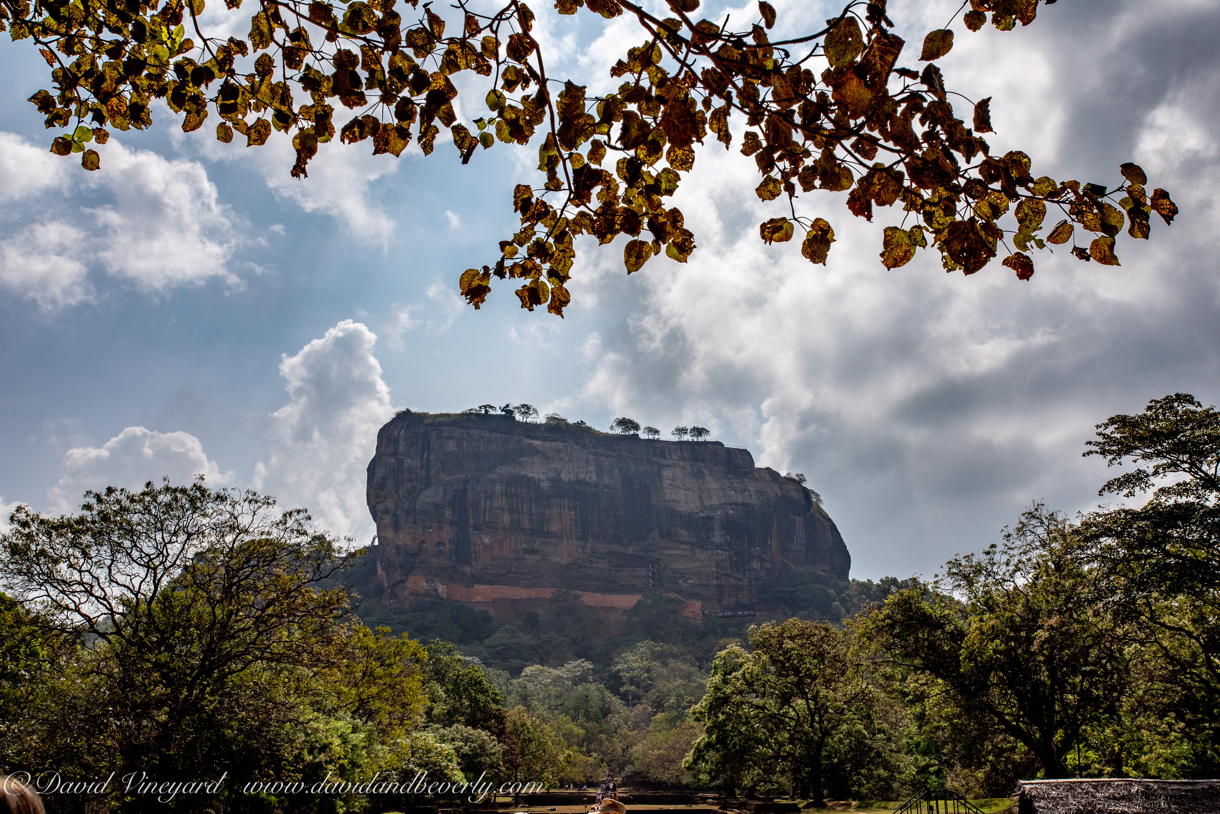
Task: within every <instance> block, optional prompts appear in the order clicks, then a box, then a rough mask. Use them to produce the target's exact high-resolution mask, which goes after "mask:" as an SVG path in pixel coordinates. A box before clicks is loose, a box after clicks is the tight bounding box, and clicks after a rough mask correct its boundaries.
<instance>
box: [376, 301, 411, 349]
mask: <svg viewBox="0 0 1220 814" xmlns="http://www.w3.org/2000/svg"><path fill="white" fill-rule="evenodd" d="M417 310H418V306H414V305H409V306H403V305H400V304H398V303H394V305H392V306H391V307H390V321H389V322H387V323H386V324H384V325H382V326H381V331H382V332H383V333H384V334H385V335H386V337H387V339H386V344H387V345H389V346H390V347H391V348H393V349H394V350H404V349H405V348H406V345H405V344H404V343H403V341H402V335H403V334H404V333H406V332H407V331H409V330H411V329H412V328H414V327H416V326H418V325H419V324H420V320H419V318H417V317H416V316H415V313H414V312H415V311H417Z"/></svg>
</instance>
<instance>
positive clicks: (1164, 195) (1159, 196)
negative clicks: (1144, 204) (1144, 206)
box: [1148, 189, 1178, 224]
mask: <svg viewBox="0 0 1220 814" xmlns="http://www.w3.org/2000/svg"><path fill="white" fill-rule="evenodd" d="M1148 203H1149V205H1150V206H1151V207H1152V209H1153V211H1154V212H1156V213H1157V214H1158V215H1160V216H1161V218H1162V219H1163V220H1164V221H1165V223H1166V224H1169V223H1173V219H1174V218H1175V217H1177V215H1178V207H1177V205H1176V204H1175V203H1174V202H1173V201H1172V200H1171V199H1170V198H1169V193H1168V192H1166V191H1165V190H1163V189H1155V190H1153V192H1152V200H1150V201H1149V202H1148Z"/></svg>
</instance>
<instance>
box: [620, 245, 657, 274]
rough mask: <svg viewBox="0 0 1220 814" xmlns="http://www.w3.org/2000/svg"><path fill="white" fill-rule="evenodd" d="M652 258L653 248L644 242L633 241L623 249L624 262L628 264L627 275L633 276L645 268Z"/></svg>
mask: <svg viewBox="0 0 1220 814" xmlns="http://www.w3.org/2000/svg"><path fill="white" fill-rule="evenodd" d="M651 257H652V246H650V245H649V244H648V243H646V242H644V241H643V240H632V241H629V242H628V243H627V245H626V246H625V247H624V248H623V262H624V263H626V264H627V273H628V274H633V273H635V272H637V271H639V270H640V269H641V268H643V267H644V264H645V263H647V262H648V260H649V258H651Z"/></svg>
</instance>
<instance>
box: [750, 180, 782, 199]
mask: <svg viewBox="0 0 1220 814" xmlns="http://www.w3.org/2000/svg"><path fill="white" fill-rule="evenodd" d="M783 191H784V187H783V185H782V184H780V182H779V179H778V178H776V177H775V176H772V175H768V176H767V177H766V178H764V179H763V180H762V183H761V184H759V185H758V187H757V188H756V189H755V190H754V194H756V195H757V196H758V197H759V198H760V199H761V200H764V201H773V200H775V199H776V198H778V197H779V195H780V193H781V192H783Z"/></svg>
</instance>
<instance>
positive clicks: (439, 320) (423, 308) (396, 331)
mask: <svg viewBox="0 0 1220 814" xmlns="http://www.w3.org/2000/svg"><path fill="white" fill-rule="evenodd" d="M424 293H425V294H426V295H427V297H428V299H429V300H430V301H431V302H430V303H414V304H411V305H405V306H404V305H400V304H399V303H394V305H393V306H391V308H390V319H389V321H388V322H386V323H385V324H384V325H382V326H381V330H382V331H383V332H385V334H386V336H387V340H386V344H387V345H389V346H390V347H391V348H393V349H394V350H405V349H406V344H405V343H404V342H403V339H402V337H403V334H404V333H406V332H407V331H411V330H414V329H416V328H423V329H424V330H427V331H431V332H434V333H444V332H445V331H447V330H449V328H450V327H452V325H453V323H454V321H456V320H457V318H458V317H460V316H461V315H462V314H463V313H465V312H466V302H465V300H463V299H462V298H461V297H460V296H458V294H457V292H455V291H454V290H453V288H452V287H451V286H450V285H446V284H445V283H444V282H442V281H441V280H438V279H433V280H432V282H431V283H429V284H428V288H427V289H426V290H425V292H424Z"/></svg>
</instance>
